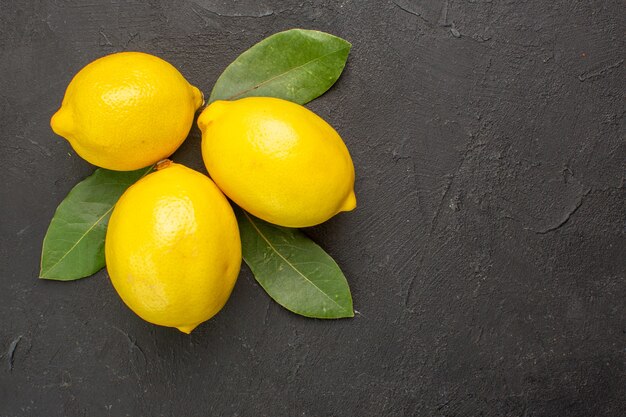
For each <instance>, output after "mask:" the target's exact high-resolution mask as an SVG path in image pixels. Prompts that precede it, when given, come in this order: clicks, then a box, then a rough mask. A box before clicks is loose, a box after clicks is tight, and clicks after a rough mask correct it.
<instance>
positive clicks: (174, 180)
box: [105, 161, 241, 333]
mask: <svg viewBox="0 0 626 417" xmlns="http://www.w3.org/2000/svg"><path fill="white" fill-rule="evenodd" d="M157 168H158V170H157V171H156V172H153V173H151V174H148V175H147V176H145V177H144V178H142V179H140V180H139V181H138V182H137V183H135V184H134V185H133V186H131V187H130V188H129V189H128V190H126V192H125V193H124V194H123V195H122V197H121V198H120V200H119V201H118V203H117V204H116V206H115V208H114V209H113V213H112V215H111V219H110V221H109V226H108V230H107V236H106V243H105V255H106V263H107V269H108V271H109V276H110V277H111V282H112V283H113V286H114V287H115V289H116V291H117V292H118V294H119V295H120V297H121V298H122V300H123V301H124V303H126V305H128V307H130V309H131V310H133V311H134V312H135V313H136V314H137V315H139V316H140V317H141V318H143V319H144V320H146V321H149V322H150V323H154V324H159V325H162V326H169V327H176V328H178V329H179V330H180V331H182V332H185V333H190V332H191V331H192V330H193V329H194V328H195V327H196V326H197V325H198V324H200V323H202V322H204V321H206V320H208V319H209V318H211V317H212V316H213V315H215V314H216V313H217V312H218V311H219V310H220V309H221V308H222V307H223V306H224V304H225V303H226V300H227V299H228V297H229V296H230V293H231V291H232V289H233V286H234V285H235V281H236V279H237V274H238V273H239V268H240V266H241V242H240V240H239V230H238V228H237V220H236V218H235V215H234V213H233V210H232V208H231V206H230V204H229V203H228V200H227V199H226V197H224V195H223V194H222V193H221V191H220V190H219V189H218V188H217V187H216V186H215V184H214V183H213V181H211V180H210V179H209V178H208V177H207V176H205V175H203V174H201V173H199V172H197V171H194V170H192V169H189V168H187V167H185V166H183V165H179V164H174V163H171V162H170V161H165V162H164V163H160V164H159V166H158V167H157Z"/></svg>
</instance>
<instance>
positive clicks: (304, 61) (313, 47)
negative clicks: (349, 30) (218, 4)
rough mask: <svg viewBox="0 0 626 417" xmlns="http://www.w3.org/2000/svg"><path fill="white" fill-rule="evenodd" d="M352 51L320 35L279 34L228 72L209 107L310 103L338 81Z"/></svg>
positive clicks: (342, 42) (338, 40) (301, 31)
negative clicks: (255, 100) (241, 102)
mask: <svg viewBox="0 0 626 417" xmlns="http://www.w3.org/2000/svg"><path fill="white" fill-rule="evenodd" d="M350 47H351V45H350V43H349V42H347V41H345V40H343V39H341V38H338V37H336V36H333V35H330V34H328V33H324V32H318V31H315V30H304V29H291V30H287V31H285V32H280V33H277V34H275V35H272V36H270V37H268V38H266V39H264V40H262V41H261V42H259V43H257V44H256V45H254V46H253V47H252V48H250V49H248V50H247V51H246V52H244V53H243V54H241V55H240V56H239V57H238V58H237V59H236V60H235V61H234V62H233V63H232V64H230V65H229V66H228V67H227V68H226V70H224V72H223V73H222V75H221V76H220V77H219V79H218V80H217V82H216V83H215V86H214V87H213V91H212V92H211V97H210V98H209V103H211V102H213V101H215V100H235V99H238V98H243V97H250V96H266V97H278V98H282V99H285V100H289V101H293V102H295V103H299V104H305V103H308V102H309V101H311V100H313V99H314V98H316V97H319V96H321V95H322V94H324V92H326V90H328V89H329V88H330V87H331V86H332V85H333V84H334V83H335V81H337V79H338V78H339V75H341V72H342V71H343V68H344V66H345V65H346V60H347V59H348V53H349V52H350Z"/></svg>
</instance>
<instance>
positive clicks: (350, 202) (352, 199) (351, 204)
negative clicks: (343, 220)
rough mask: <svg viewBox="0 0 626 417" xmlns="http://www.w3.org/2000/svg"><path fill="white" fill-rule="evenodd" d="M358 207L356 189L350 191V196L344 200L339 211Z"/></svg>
mask: <svg viewBox="0 0 626 417" xmlns="http://www.w3.org/2000/svg"><path fill="white" fill-rule="evenodd" d="M355 208H356V194H354V190H353V191H350V194H348V197H347V198H346V199H345V200H344V202H343V205H342V206H341V209H340V210H339V211H352V210H354V209H355Z"/></svg>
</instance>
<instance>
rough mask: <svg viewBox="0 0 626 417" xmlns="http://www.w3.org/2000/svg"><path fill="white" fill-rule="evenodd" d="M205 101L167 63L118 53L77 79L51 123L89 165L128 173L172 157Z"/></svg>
mask: <svg viewBox="0 0 626 417" xmlns="http://www.w3.org/2000/svg"><path fill="white" fill-rule="evenodd" d="M202 103H203V97H202V93H201V92H200V90H198V89H197V88H196V87H194V86H192V85H190V84H189V83H188V82H187V80H185V78H184V77H183V76H182V75H181V73H180V72H178V70H177V69H176V68H174V67H173V66H172V65H171V64H169V63H168V62H166V61H164V60H162V59H161V58H158V57H156V56H153V55H149V54H145V53H141V52H120V53H116V54H112V55H107V56H105V57H102V58H100V59H97V60H95V61H93V62H91V63H90V64H88V65H87V66H86V67H84V68H83V69H81V70H80V71H79V72H78V73H77V74H76V75H75V76H74V78H73V79H72V81H71V82H70V84H69V85H68V87H67V90H66V92H65V96H64V98H63V103H62V105H61V108H60V109H59V110H58V111H57V112H56V113H55V114H54V115H53V116H52V119H51V121H50V125H51V127H52V130H53V131H54V132H55V133H56V134H58V135H60V136H63V137H64V138H65V139H67V140H68V141H69V142H70V144H71V145H72V147H73V148H74V150H75V151H76V152H77V153H78V154H79V155H80V156H81V157H82V158H84V159H85V160H87V161H88V162H90V163H92V164H94V165H97V166H100V167H103V168H108V169H113V170H118V171H129V170H134V169H139V168H142V167H145V166H148V165H151V164H153V163H155V162H157V161H160V160H162V159H164V158H166V157H168V156H169V155H171V154H172V153H173V152H174V151H175V150H176V149H177V148H178V147H179V146H180V145H181V144H182V142H183V141H184V140H185V138H186V137H187V134H188V133H189V129H190V128H191V125H192V123H193V118H194V114H195V111H196V110H197V109H198V108H199V107H200V106H201V105H202Z"/></svg>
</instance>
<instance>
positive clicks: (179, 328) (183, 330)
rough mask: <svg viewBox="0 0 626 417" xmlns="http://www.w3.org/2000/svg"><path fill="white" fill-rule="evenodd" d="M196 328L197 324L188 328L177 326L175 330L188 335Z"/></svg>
mask: <svg viewBox="0 0 626 417" xmlns="http://www.w3.org/2000/svg"><path fill="white" fill-rule="evenodd" d="M196 327H198V325H197V324H191V325H188V326H179V327H177V329H178V330H180V331H181V332H183V333H185V334H190V333H191V332H192V331H193V329H195V328H196Z"/></svg>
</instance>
